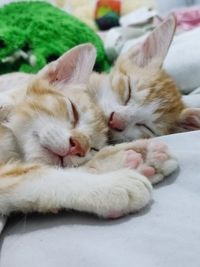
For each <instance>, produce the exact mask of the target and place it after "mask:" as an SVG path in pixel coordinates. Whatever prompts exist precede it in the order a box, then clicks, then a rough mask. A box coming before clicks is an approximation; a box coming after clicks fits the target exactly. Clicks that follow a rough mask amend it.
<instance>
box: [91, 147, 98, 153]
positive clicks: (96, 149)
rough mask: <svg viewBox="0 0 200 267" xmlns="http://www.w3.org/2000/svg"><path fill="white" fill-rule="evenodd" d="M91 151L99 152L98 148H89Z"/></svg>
mask: <svg viewBox="0 0 200 267" xmlns="http://www.w3.org/2000/svg"><path fill="white" fill-rule="evenodd" d="M91 150H93V151H96V152H98V151H99V149H98V148H95V147H91Z"/></svg>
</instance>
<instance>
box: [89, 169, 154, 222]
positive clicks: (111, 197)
mask: <svg viewBox="0 0 200 267" xmlns="http://www.w3.org/2000/svg"><path fill="white" fill-rule="evenodd" d="M105 176H106V179H105V180H104V179H103V180H102V186H101V190H98V191H96V192H94V194H93V196H92V199H93V204H94V205H95V206H94V212H95V213H97V214H98V215H99V216H101V217H104V218H112V219H114V218H118V217H121V216H123V215H126V214H128V213H131V212H136V211H139V210H140V209H142V208H143V207H145V206H146V205H147V204H148V203H149V201H150V200H151V194H152V186H151V184H150V182H149V181H148V179H146V177H144V176H143V175H141V174H139V173H137V172H135V171H133V170H130V169H123V170H119V171H116V172H112V173H109V174H106V175H105ZM105 176H104V177H105Z"/></svg>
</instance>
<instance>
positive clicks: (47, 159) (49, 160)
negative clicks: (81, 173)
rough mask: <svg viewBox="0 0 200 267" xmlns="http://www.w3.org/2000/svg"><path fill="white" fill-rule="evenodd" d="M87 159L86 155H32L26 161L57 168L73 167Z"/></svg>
mask: <svg viewBox="0 0 200 267" xmlns="http://www.w3.org/2000/svg"><path fill="white" fill-rule="evenodd" d="M87 160H88V158H87V157H77V156H71V157H70V156H66V157H64V158H63V157H59V156H52V155H51V156H50V155H45V156H34V157H32V158H30V157H29V158H28V159H27V161H31V162H37V163H40V164H44V165H50V166H55V167H59V168H75V167H78V166H80V165H82V164H84V163H85V162H86V161H87Z"/></svg>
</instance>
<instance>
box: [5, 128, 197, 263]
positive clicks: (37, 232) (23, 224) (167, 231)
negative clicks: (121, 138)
mask: <svg viewBox="0 0 200 267" xmlns="http://www.w3.org/2000/svg"><path fill="white" fill-rule="evenodd" d="M160 139H162V140H165V141H166V142H167V143H168V144H169V146H170V147H171V149H172V150H173V152H174V153H175V154H176V155H177V157H178V159H179V162H180V170H179V171H178V172H177V173H175V174H174V175H172V176H171V177H169V178H168V179H166V180H165V181H164V182H163V183H161V184H160V185H158V186H156V188H155V190H154V201H153V203H152V204H151V205H150V206H149V207H148V208H146V209H145V210H143V211H142V212H140V213H139V214H136V215H130V216H128V217H126V218H122V219H119V220H115V221H106V220H100V219H97V218H96V217H93V216H89V215H85V214H78V213H69V212H63V213H61V214H58V215H43V216H41V215H29V216H27V217H24V216H21V217H16V218H13V219H12V221H10V222H9V223H8V224H7V226H6V228H5V230H4V232H3V234H2V236H1V259H0V266H1V267H27V266H28V267H94V266H95V267H111V266H112V267H133V266H134V267H179V266H181V267H199V266H200V131H197V132H193V133H186V134H178V135H171V136H165V137H162V138H160Z"/></svg>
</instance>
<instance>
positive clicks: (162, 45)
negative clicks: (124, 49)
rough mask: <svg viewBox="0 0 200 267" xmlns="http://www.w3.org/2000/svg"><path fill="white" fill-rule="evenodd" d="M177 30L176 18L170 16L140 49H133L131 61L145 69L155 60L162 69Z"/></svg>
mask: <svg viewBox="0 0 200 267" xmlns="http://www.w3.org/2000/svg"><path fill="white" fill-rule="evenodd" d="M175 28H176V20H175V17H174V16H172V15H171V16H169V17H168V18H167V19H166V20H165V21H164V22H163V23H161V24H160V25H159V26H158V27H157V28H155V29H154V30H153V31H152V32H151V33H150V34H149V36H148V37H147V38H146V40H145V41H144V42H143V43H142V44H141V46H140V48H139V49H137V50H136V49H135V48H134V49H133V50H132V52H131V53H130V56H131V59H132V60H133V61H134V62H135V63H136V64H137V65H138V66H140V67H145V66H147V65H148V64H149V63H151V62H152V60H154V61H155V62H156V64H157V65H158V67H161V65H162V64H163V61H164V59H165V57H166V55H167V52H168V49H169V47H170V44H171V41H172V38H173V36H174V32H175Z"/></svg>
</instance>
